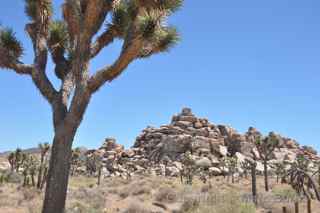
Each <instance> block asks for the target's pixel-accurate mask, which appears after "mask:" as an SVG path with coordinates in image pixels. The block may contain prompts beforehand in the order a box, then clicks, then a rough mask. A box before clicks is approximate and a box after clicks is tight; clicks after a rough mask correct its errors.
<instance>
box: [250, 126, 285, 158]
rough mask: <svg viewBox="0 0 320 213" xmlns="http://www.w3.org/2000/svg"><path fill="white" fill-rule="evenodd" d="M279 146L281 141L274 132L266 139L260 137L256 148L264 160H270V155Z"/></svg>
mask: <svg viewBox="0 0 320 213" xmlns="http://www.w3.org/2000/svg"><path fill="white" fill-rule="evenodd" d="M278 145H279V139H278V138H277V136H276V135H275V134H274V133H273V132H270V133H269V135H268V136H267V137H265V138H262V137H258V138H257V139H256V147H257V149H258V151H259V154H260V155H261V157H262V158H263V159H264V160H269V157H270V155H271V154H272V152H273V151H274V150H275V148H276V147H277V146H278Z"/></svg>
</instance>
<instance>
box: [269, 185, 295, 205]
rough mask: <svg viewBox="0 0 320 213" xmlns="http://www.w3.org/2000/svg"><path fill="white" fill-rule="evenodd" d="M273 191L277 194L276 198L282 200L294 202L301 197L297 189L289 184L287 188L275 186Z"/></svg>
mask: <svg viewBox="0 0 320 213" xmlns="http://www.w3.org/2000/svg"><path fill="white" fill-rule="evenodd" d="M272 193H273V195H274V196H276V199H279V200H280V201H290V202H294V201H296V200H298V198H299V196H298V195H297V193H296V191H295V190H294V189H292V188H291V187H289V186H288V187H285V188H275V189H273V190H272Z"/></svg>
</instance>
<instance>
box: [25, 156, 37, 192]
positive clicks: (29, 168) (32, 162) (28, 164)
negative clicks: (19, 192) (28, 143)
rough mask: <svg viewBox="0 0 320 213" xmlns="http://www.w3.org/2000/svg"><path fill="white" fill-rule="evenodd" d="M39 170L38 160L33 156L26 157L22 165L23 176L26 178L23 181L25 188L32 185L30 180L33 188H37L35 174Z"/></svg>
mask: <svg viewBox="0 0 320 213" xmlns="http://www.w3.org/2000/svg"><path fill="white" fill-rule="evenodd" d="M37 168H38V161H37V159H36V158H35V157H34V156H32V155H26V158H25V161H24V162H23V164H22V169H23V170H22V174H23V176H24V180H23V186H28V185H29V184H30V180H31V184H32V186H35V185H36V183H35V179H34V177H35V174H36V171H37Z"/></svg>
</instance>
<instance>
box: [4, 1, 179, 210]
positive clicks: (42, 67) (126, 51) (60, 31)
mask: <svg viewBox="0 0 320 213" xmlns="http://www.w3.org/2000/svg"><path fill="white" fill-rule="evenodd" d="M182 3H183V1H182V0H161V1H159V0H64V1H63V5H62V7H61V8H62V14H63V19H62V20H53V18H52V14H53V12H54V11H53V7H52V0H25V5H26V6H25V13H26V15H27V16H28V17H29V23H27V24H26V26H25V30H26V31H27V33H28V35H29V37H30V39H31V42H32V44H33V52H34V60H33V63H32V64H30V65H28V64H25V63H23V62H22V61H21V56H22V55H23V47H22V44H21V42H19V40H18V39H17V38H16V35H15V33H14V32H13V31H12V30H11V29H8V28H3V27H2V28H1V30H0V68H5V69H9V70H12V71H15V72H16V73H18V74H23V75H27V76H31V78H32V80H33V82H34V84H35V85H36V87H37V88H38V89H39V91H40V93H41V95H42V96H43V97H44V98H45V99H46V101H47V102H48V103H49V105H50V106H51V109H52V114H53V127H54V139H53V143H52V155H51V160H50V168H49V171H48V178H47V185H46V193H45V199H44V205H43V213H62V212H63V211H64V207H65V200H66V192H67V186H68V177H69V168H70V163H71V162H70V159H71V156H72V143H73V139H74V136H75V134H76V132H77V130H78V128H79V126H80V124H81V122H82V120H83V117H84V114H85V112H86V109H87V107H88V105H89V102H90V100H91V98H92V96H93V94H94V93H96V92H97V91H98V90H99V89H100V88H101V87H102V86H103V85H106V84H109V83H111V82H112V81H113V80H114V79H116V78H117V77H119V76H120V75H121V74H122V73H123V72H124V71H125V70H126V68H127V67H128V66H129V65H130V64H131V63H132V62H133V61H135V60H137V59H141V58H146V57H150V56H152V55H154V54H157V53H161V52H166V51H168V50H170V49H171V48H172V47H173V46H174V45H175V44H176V43H177V42H178V41H179V35H178V33H177V30H176V29H175V28H174V27H173V26H170V25H169V24H167V23H168V18H169V16H170V15H171V14H173V13H174V12H175V11H177V10H178V9H179V8H180V7H181V6H182ZM108 17H112V18H111V19H109V18H108ZM115 39H118V40H120V41H121V42H122V47H121V50H120V54H119V56H118V58H117V59H116V60H115V61H114V62H113V63H111V64H107V65H106V66H105V67H103V68H102V69H100V70H97V71H92V72H89V65H90V62H91V61H92V60H93V59H94V58H95V57H96V56H97V55H99V54H100V53H101V52H102V50H103V49H105V48H106V47H107V46H109V45H110V44H111V43H112V42H113V41H114V40H115ZM30 52H31V51H30ZM49 56H51V58H52V61H53V62H54V70H55V75H56V77H57V78H58V79H60V86H58V87H54V86H53V84H52V82H51V81H50V79H49V78H48V76H47V67H48V66H47V62H48V61H49V60H48V57H49ZM57 88H58V89H57Z"/></svg>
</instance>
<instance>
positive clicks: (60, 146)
mask: <svg viewBox="0 0 320 213" xmlns="http://www.w3.org/2000/svg"><path fill="white" fill-rule="evenodd" d="M74 135H75V131H70V130H69V131H68V130H67V129H63V128H60V129H59V130H57V132H56V134H55V137H54V140H53V145H52V154H51V159H50V167H49V172H48V178H47V185H46V193H45V199H44V204H43V209H42V213H63V212H64V209H65V201H66V195H67V187H68V179H69V169H70V163H71V162H70V159H71V154H72V142H73V138H74Z"/></svg>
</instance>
